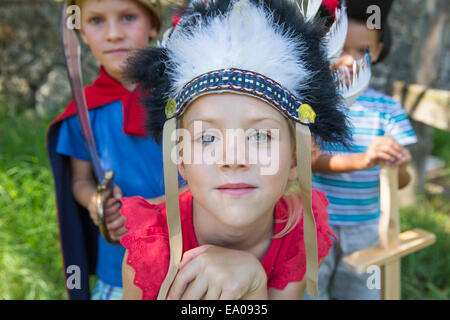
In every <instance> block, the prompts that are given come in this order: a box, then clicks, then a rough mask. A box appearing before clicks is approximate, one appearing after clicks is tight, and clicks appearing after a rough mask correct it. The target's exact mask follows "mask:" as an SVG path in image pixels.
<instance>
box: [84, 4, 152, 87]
mask: <svg viewBox="0 0 450 320" xmlns="http://www.w3.org/2000/svg"><path fill="white" fill-rule="evenodd" d="M80 34H81V37H82V38H83V41H84V42H85V43H86V44H87V45H88V46H89V47H90V48H91V51H92V53H93V54H94V56H95V58H96V59H97V60H98V62H99V63H100V64H101V65H102V66H103V67H104V68H105V70H106V71H107V72H108V74H109V75H111V76H112V77H114V78H115V79H117V80H119V81H120V80H121V78H122V74H123V70H124V69H123V68H124V62H125V60H126V59H127V58H128V57H129V56H130V54H131V53H132V51H133V50H136V49H142V48H144V47H146V46H147V45H148V43H149V39H150V38H153V37H156V35H157V30H156V28H155V27H154V26H152V23H151V17H150V14H149V12H148V10H147V8H145V7H144V6H143V5H141V4H140V3H138V2H137V1H134V0H95V1H94V0H84V1H82V2H81V30H80Z"/></svg>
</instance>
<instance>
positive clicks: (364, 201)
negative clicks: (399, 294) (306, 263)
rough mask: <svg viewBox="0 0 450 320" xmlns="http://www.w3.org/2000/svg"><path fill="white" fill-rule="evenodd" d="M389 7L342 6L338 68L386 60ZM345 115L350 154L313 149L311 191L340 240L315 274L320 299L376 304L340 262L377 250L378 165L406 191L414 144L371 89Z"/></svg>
mask: <svg viewBox="0 0 450 320" xmlns="http://www.w3.org/2000/svg"><path fill="white" fill-rule="evenodd" d="M373 4H376V5H378V6H379V7H380V9H381V14H382V18H381V21H382V24H381V26H382V28H381V30H377V29H374V30H370V29H368V27H367V26H366V22H367V19H368V14H367V13H366V12H367V8H368V7H369V6H370V5H373ZM391 4H392V0H391V1H386V0H383V1H374V0H368V1H366V0H364V1H362V0H347V5H348V15H349V27H348V34H347V39H346V42H345V46H344V52H343V54H342V55H341V57H340V59H339V60H338V61H337V67H340V66H351V65H352V64H353V61H354V60H358V59H360V58H362V57H363V56H364V53H365V51H366V50H368V51H369V52H370V55H371V60H372V63H376V62H380V61H381V59H383V58H384V57H385V56H386V55H387V52H388V49H389V42H390V41H389V40H390V39H389V36H390V35H389V29H388V25H387V23H386V17H387V13H388V11H389V9H390V7H391ZM350 69H351V68H350ZM346 114H347V116H348V119H349V121H350V125H351V127H352V142H351V143H352V145H351V146H350V150H345V149H344V148H342V149H338V150H336V149H333V150H331V149H330V150H327V149H323V150H320V149H319V148H318V147H317V146H315V148H314V149H313V153H312V167H313V168H312V169H313V172H314V175H313V187H314V188H316V189H318V190H321V191H323V192H325V193H326V195H327V198H328V200H329V202H330V204H329V206H328V212H329V215H330V221H329V223H330V225H331V227H332V229H333V231H334V232H335V233H336V235H337V237H338V239H339V241H338V242H335V243H334V246H333V247H332V249H331V250H330V254H329V255H328V256H327V257H326V259H325V260H324V262H323V264H322V266H321V268H320V270H319V299H329V298H330V297H331V298H334V299H358V300H360V299H380V290H378V289H369V288H368V286H367V280H368V278H369V277H370V275H371V274H363V275H357V274H356V273H353V272H352V271H350V270H348V269H346V268H345V267H344V266H343V265H342V263H341V261H342V259H343V258H344V257H345V256H346V255H348V254H351V253H353V252H355V251H359V250H363V249H366V248H369V247H372V246H374V245H377V244H378V241H379V237H378V221H379V217H380V194H379V164H380V163H385V164H388V165H391V166H396V167H399V187H400V188H402V187H404V186H406V185H407V184H408V183H409V181H410V176H409V174H408V172H407V170H406V167H407V164H408V163H409V162H410V160H411V155H410V153H409V151H408V150H407V149H406V148H405V146H406V145H410V144H413V143H415V142H417V138H416V136H415V134H414V131H413V129H412V127H411V124H410V122H409V120H408V117H407V115H406V114H405V112H404V110H403V108H402V106H401V105H399V104H398V103H397V102H395V101H394V100H393V99H392V98H391V97H389V96H386V95H384V94H382V93H380V92H377V91H375V90H373V89H370V88H369V89H367V90H366V91H365V92H363V94H362V95H361V96H360V97H359V98H358V100H357V101H356V102H355V104H353V105H352V106H351V107H350V108H349V109H348V110H346ZM305 298H306V299H312V297H309V296H307V295H305Z"/></svg>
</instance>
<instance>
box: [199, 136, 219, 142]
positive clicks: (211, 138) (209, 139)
mask: <svg viewBox="0 0 450 320" xmlns="http://www.w3.org/2000/svg"><path fill="white" fill-rule="evenodd" d="M216 140H217V138H216V137H215V136H213V135H210V134H204V135H202V136H201V137H200V141H201V143H203V144H210V143H213V142H215V141H216Z"/></svg>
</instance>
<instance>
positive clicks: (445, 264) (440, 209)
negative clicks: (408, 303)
mask: <svg viewBox="0 0 450 320" xmlns="http://www.w3.org/2000/svg"><path fill="white" fill-rule="evenodd" d="M400 214H401V215H400V217H401V218H400V219H401V229H402V231H406V230H411V229H413V228H422V229H425V230H427V231H430V232H433V233H434V234H435V235H436V242H435V243H434V244H433V245H431V246H430V247H427V248H425V249H423V250H421V251H418V252H415V253H413V254H411V255H409V256H406V257H405V258H403V259H402V260H401V261H402V262H401V266H402V267H401V268H402V299H446V300H447V299H450V201H449V199H444V198H443V197H440V196H435V197H431V198H428V199H427V201H424V202H423V204H422V205H419V206H417V207H415V208H402V209H401V210H400Z"/></svg>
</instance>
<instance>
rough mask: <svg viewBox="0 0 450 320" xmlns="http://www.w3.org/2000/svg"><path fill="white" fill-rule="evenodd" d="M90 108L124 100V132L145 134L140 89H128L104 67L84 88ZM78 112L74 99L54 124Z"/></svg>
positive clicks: (136, 134)
mask: <svg viewBox="0 0 450 320" xmlns="http://www.w3.org/2000/svg"><path fill="white" fill-rule="evenodd" d="M84 93H85V95H86V102H87V107H88V109H89V110H90V109H93V108H97V107H101V106H104V105H106V104H109V103H112V102H114V101H118V100H120V101H122V106H123V132H124V133H125V134H128V135H134V136H145V135H146V132H145V129H144V124H145V113H144V110H143V107H142V105H141V104H140V103H139V93H140V90H139V89H136V90H134V91H132V92H130V91H128V89H127V88H125V87H124V86H123V85H122V84H121V83H120V82H119V81H117V80H115V79H113V78H112V77H111V76H110V75H109V74H108V73H107V72H106V71H105V69H104V68H103V67H100V75H99V76H98V78H97V79H96V80H95V81H94V82H93V83H92V84H91V85H89V86H87V87H86V88H85V89H84ZM76 113H77V111H76V109H75V103H74V102H73V100H72V101H71V102H70V103H69V105H68V106H67V108H66V110H65V111H64V112H63V113H62V114H61V115H60V116H59V117H58V118H56V119H55V121H53V123H52V125H53V124H55V123H57V122H59V121H61V120H63V119H65V118H67V117H70V116H73V115H75V114H76Z"/></svg>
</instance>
